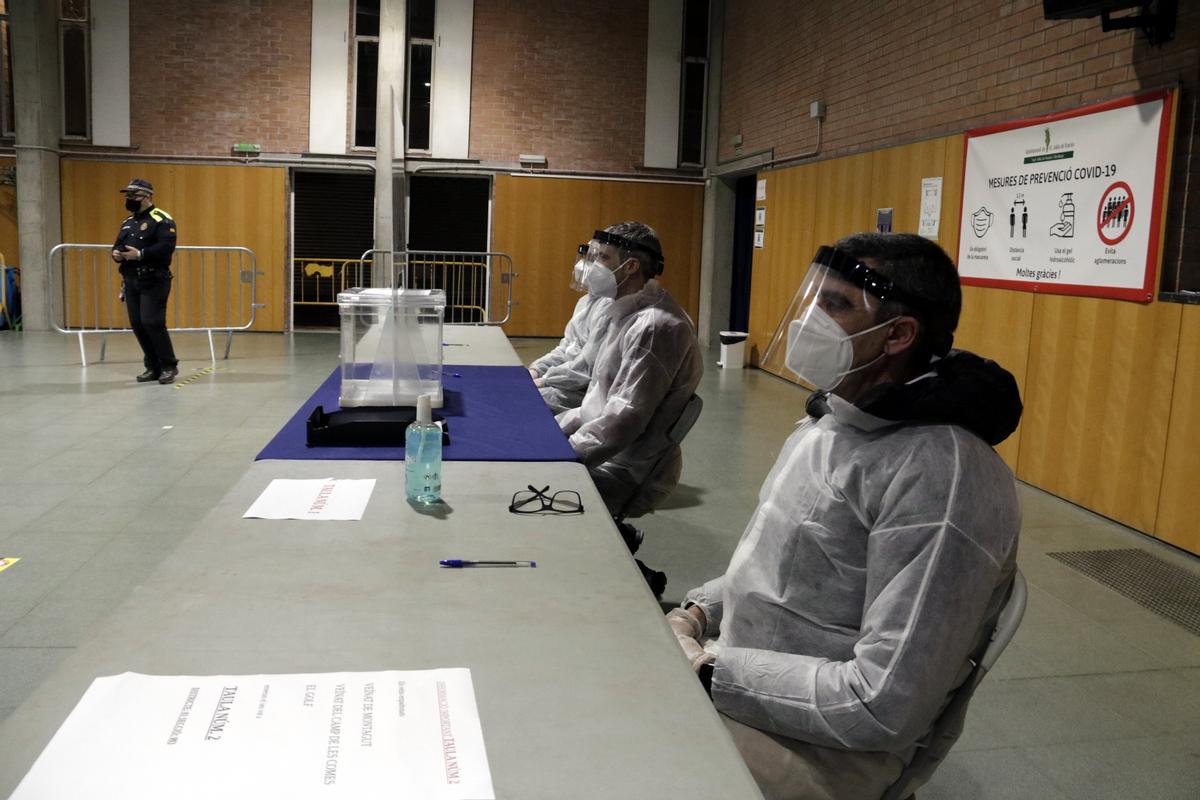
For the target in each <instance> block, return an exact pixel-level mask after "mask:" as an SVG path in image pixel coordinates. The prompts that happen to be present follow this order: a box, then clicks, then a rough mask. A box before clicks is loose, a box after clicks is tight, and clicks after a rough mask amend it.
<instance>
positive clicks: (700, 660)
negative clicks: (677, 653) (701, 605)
mask: <svg viewBox="0 0 1200 800" xmlns="http://www.w3.org/2000/svg"><path fill="white" fill-rule="evenodd" d="M667 624H668V625H670V626H671V630H672V631H673V632H674V633H675V641H677V642H679V648H680V649H681V650H683V655H684V657H686V658H687V660H688V661H689V662H690V663H691V665H692V670H693V671H694V672H699V671H700V667H701V666H703V665H704V664H709V663H712V662H713V661H715V660H716V656H714V655H713V654H712V653H709V652H707V651H706V650H705V649H704V645H702V644H700V635H701V634H702V633H704V628H703V627H702V626H701V625H700V620H698V619H696V617H695V616H693V615H692V614H689V613H688V612H687V611H684V610H683V609H682V608H673V609H671V610H670V612H668V613H667Z"/></svg>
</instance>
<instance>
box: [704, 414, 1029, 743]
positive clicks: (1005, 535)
mask: <svg viewBox="0 0 1200 800" xmlns="http://www.w3.org/2000/svg"><path fill="white" fill-rule="evenodd" d="M830 406H831V411H830V413H827V414H826V415H825V416H823V417H821V418H820V419H812V418H807V419H805V420H803V421H802V422H801V423H800V426H799V427H798V428H797V429H796V431H795V432H793V433H792V435H791V436H790V437H789V438H788V439H787V441H786V443H785V444H784V447H783V449H782V451H781V452H780V454H779V458H778V460H777V461H776V462H775V466H774V467H773V468H772V470H771V473H770V475H769V476H768V477H767V480H766V482H765V483H764V484H763V487H762V490H761V491H760V493H759V503H758V508H757V509H756V510H755V512H754V515H753V517H751V519H750V523H749V525H748V526H747V528H746V531H745V533H744V534H743V535H742V539H741V541H740V543H739V544H738V546H737V549H736V551H735V552H734V555H733V558H732V561H731V562H730V565H729V568H728V570H727V571H726V573H725V574H724V575H723V576H721V577H719V578H715V579H713V580H711V581H709V582H708V583H706V584H704V585H703V586H701V587H699V588H697V589H693V590H692V591H691V592H689V593H688V601H687V602H688V603H689V604H691V603H695V604H698V605H700V606H701V607H702V608H703V609H704V611H705V613H706V615H707V618H708V630H707V631H706V635H707V636H716V635H717V634H718V632H719V634H720V635H719V639H718V642H719V649H718V650H717V652H718V656H717V660H716V662H715V670H714V673H713V681H712V697H713V702H714V704H715V705H716V707H717V709H718V710H719V711H721V712H722V713H724V714H727V715H728V716H730V717H733V718H734V719H736V720H739V721H741V722H743V723H745V724H747V725H750V726H752V727H754V728H758V729H760V730H764V731H767V732H769V733H773V734H776V735H779V736H783V737H788V738H790V739H796V740H800V741H803V742H807V743H811V744H816V745H822V746H826V747H831V748H840V749H849V750H858V751H863V750H866V751H883V752H889V753H894V754H896V755H898V756H900V757H901V758H903V759H905V760H907V759H908V758H909V757H910V755H911V753H912V751H913V747H914V743H915V742H916V741H917V740H918V739H919V738H920V737H921V736H922V735H923V734H925V733H926V732H927V730H928V729H929V728H930V726H931V725H932V724H933V721H934V719H935V717H936V716H937V714H938V713H939V711H940V710H941V709H942V707H943V705H944V704H945V702H946V701H947V696H948V694H949V693H950V692H951V691H952V690H953V689H954V688H956V687H957V686H958V685H959V684H960V683H961V682H962V680H963V679H964V678H965V677H966V669H967V659H968V654H970V653H971V652H973V650H974V649H975V648H976V646H977V645H978V644H979V643H980V642H982V641H983V637H984V636H985V635H987V634H990V631H986V630H984V628H985V627H986V623H985V621H986V620H990V619H991V618H992V617H993V616H994V614H995V613H996V612H998V610H999V608H1000V606H1001V605H1002V603H1003V601H1004V591H1005V590H1006V588H1007V585H1008V581H1009V578H1010V576H1011V575H1012V573H1013V570H1014V568H1015V558H1016V550H1017V547H1016V544H1017V533H1018V530H1019V528H1020V508H1019V504H1018V500H1017V494H1016V485H1015V482H1014V479H1013V475H1012V473H1011V471H1010V470H1009V469H1008V467H1007V466H1005V464H1004V462H1003V461H1002V460H1001V459H1000V457H999V456H997V455H996V453H995V452H994V451H993V450H992V449H991V448H990V447H989V446H988V445H987V444H986V443H985V442H984V441H983V440H982V439H980V438H978V437H977V436H975V435H974V434H972V433H970V432H968V431H967V430H966V429H964V428H962V427H959V426H957V425H948V424H936V423H930V424H921V423H918V424H912V423H909V424H905V425H902V426H899V425H897V423H894V422H889V421H886V420H883V419H881V418H879V417H875V416H872V415H870V414H868V413H866V412H864V411H862V410H860V409H859V408H856V407H855V406H853V405H851V404H850V403H847V402H846V401H844V400H841V399H840V398H837V397H832V398H830ZM1017 415H1018V416H1019V403H1018V405H1017ZM1014 424H1015V423H1014ZM1009 430H1011V428H1010V429H1009Z"/></svg>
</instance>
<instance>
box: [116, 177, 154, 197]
mask: <svg viewBox="0 0 1200 800" xmlns="http://www.w3.org/2000/svg"><path fill="white" fill-rule="evenodd" d="M120 191H122V192H145V193H146V194H154V184H152V183H150V181H147V180H142V179H141V178H134V179H133V180H131V181H130V182H129V185H128V186H126V187H125V188H124V189H121V190H120Z"/></svg>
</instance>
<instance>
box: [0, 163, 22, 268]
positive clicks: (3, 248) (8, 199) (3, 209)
mask: <svg viewBox="0 0 1200 800" xmlns="http://www.w3.org/2000/svg"><path fill="white" fill-rule="evenodd" d="M16 163H17V160H16V159H15V158H0V174H3V173H4V172H6V171H7V170H8V169H9V168H10V167H13V166H15V165H16ZM20 248H21V242H20V236H19V235H18V233H17V187H15V186H9V185H5V184H0V256H3V261H4V263H5V264H7V265H10V266H18V267H19V266H20V265H21V251H20Z"/></svg>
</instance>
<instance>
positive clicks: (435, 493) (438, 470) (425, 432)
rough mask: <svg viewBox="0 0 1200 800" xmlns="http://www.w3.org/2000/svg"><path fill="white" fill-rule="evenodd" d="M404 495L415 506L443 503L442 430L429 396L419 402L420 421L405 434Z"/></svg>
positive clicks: (423, 396)
mask: <svg viewBox="0 0 1200 800" xmlns="http://www.w3.org/2000/svg"><path fill="white" fill-rule="evenodd" d="M404 493H405V494H406V495H407V496H408V499H409V501H410V502H413V503H423V504H430V503H436V502H438V501H439V500H441V499H442V429H441V428H440V427H439V426H437V425H435V424H434V422H433V411H432V408H431V406H430V395H427V394H423V395H421V396H420V397H418V398H417V420H416V422H413V423H410V424H409V426H408V430H407V431H405V434H404Z"/></svg>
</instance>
